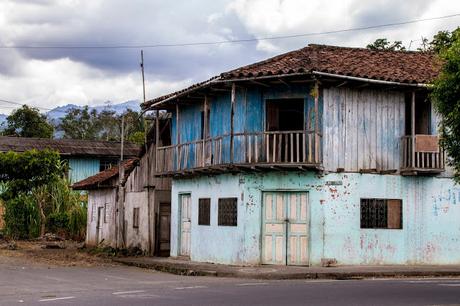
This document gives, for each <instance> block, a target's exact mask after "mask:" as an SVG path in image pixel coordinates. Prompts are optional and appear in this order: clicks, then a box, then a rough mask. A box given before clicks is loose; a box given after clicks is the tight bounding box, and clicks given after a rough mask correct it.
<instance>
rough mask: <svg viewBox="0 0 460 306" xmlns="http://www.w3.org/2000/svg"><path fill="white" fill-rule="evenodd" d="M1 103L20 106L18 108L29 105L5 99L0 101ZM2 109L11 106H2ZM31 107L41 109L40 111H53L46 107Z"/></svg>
mask: <svg viewBox="0 0 460 306" xmlns="http://www.w3.org/2000/svg"><path fill="white" fill-rule="evenodd" d="M0 102H3V103H8V104H14V105H18V106H23V105H26V104H27V103H20V102H15V101H10V100H4V99H0ZM1 107H9V106H1ZM31 107H35V108H39V109H42V110H46V111H50V110H51V108H46V107H41V106H33V105H31Z"/></svg>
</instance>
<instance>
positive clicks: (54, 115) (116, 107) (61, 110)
mask: <svg viewBox="0 0 460 306" xmlns="http://www.w3.org/2000/svg"><path fill="white" fill-rule="evenodd" d="M83 107H84V106H79V105H75V104H67V105H64V106H58V107H55V108H53V109H52V110H50V111H48V112H47V113H45V115H46V117H47V118H48V121H49V122H51V123H52V124H53V125H55V126H57V125H59V123H61V120H62V118H64V116H65V115H66V114H67V112H68V111H69V110H71V109H73V108H79V109H83ZM93 109H95V110H96V111H97V112H98V113H100V112H102V111H103V110H109V111H114V112H115V113H116V114H117V115H121V114H123V113H124V112H126V111H127V110H128V109H131V110H133V111H136V112H140V110H141V107H140V102H139V100H129V101H126V102H123V103H119V104H111V103H107V104H106V105H96V106H90V107H89V110H90V111H91V110H93ZM6 117H7V115H4V114H0V130H1V129H2V128H4V127H5V126H4V125H3V126H2V124H4V123H5V122H6ZM56 133H57V135H56V137H60V136H59V132H58V131H57V132H56Z"/></svg>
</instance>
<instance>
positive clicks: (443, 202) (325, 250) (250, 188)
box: [171, 172, 460, 265]
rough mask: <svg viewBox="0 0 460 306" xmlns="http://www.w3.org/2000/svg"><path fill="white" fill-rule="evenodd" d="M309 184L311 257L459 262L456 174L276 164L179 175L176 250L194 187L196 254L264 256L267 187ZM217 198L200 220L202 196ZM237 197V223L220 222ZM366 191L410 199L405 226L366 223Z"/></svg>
mask: <svg viewBox="0 0 460 306" xmlns="http://www.w3.org/2000/svg"><path fill="white" fill-rule="evenodd" d="M276 190H285V191H286V190H296V191H299V190H302V191H308V192H309V203H310V208H309V209H310V216H311V220H310V228H309V229H310V242H309V244H310V246H309V249H310V251H309V258H310V264H312V265H318V264H320V261H321V258H324V257H326V258H331V257H332V258H336V259H337V260H338V262H339V264H368V265H372V264H460V223H459V222H458V219H459V216H460V187H457V186H455V185H454V183H453V181H452V180H451V179H449V178H436V177H402V176H399V175H374V174H357V173H342V174H327V175H324V176H319V175H317V174H314V173H310V172H298V173H297V172H285V173H283V172H272V173H266V174H240V175H231V174H227V175H218V176H212V177H200V178H194V179H175V180H174V181H173V188H172V217H171V218H172V220H171V228H172V232H171V236H172V237H171V247H172V250H171V255H172V256H177V255H178V243H179V239H178V236H179V226H178V222H179V216H178V199H179V194H180V193H191V195H192V231H191V259H192V260H195V261H206V262H216V263H226V264H258V263H260V247H261V241H260V237H261V221H262V220H261V216H262V210H261V208H262V206H261V199H262V191H276ZM200 197H210V198H211V226H198V222H197V221H198V220H197V219H198V198H200ZM219 197H238V226H237V227H219V226H217V199H218V198H219ZM360 198H390V199H402V201H403V229H361V228H360Z"/></svg>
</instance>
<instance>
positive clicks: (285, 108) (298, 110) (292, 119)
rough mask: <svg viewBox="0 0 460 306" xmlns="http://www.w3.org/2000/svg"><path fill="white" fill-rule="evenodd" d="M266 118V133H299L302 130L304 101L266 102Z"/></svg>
mask: <svg viewBox="0 0 460 306" xmlns="http://www.w3.org/2000/svg"><path fill="white" fill-rule="evenodd" d="M266 118H267V120H266V122H267V123H266V130H267V131H301V130H303V129H304V118H305V115H304V100H303V99H270V100H267V116H266Z"/></svg>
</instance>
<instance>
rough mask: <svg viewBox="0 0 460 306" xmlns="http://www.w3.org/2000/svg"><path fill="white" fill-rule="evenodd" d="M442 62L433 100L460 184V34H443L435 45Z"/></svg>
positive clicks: (445, 145) (433, 42) (436, 39)
mask: <svg viewBox="0 0 460 306" xmlns="http://www.w3.org/2000/svg"><path fill="white" fill-rule="evenodd" d="M431 45H432V46H433V47H432V48H433V50H434V51H436V52H438V54H439V57H440V59H441V60H442V69H441V73H440V74H439V76H438V78H437V79H436V80H435V82H434V84H433V91H432V94H431V98H432V100H433V102H434V105H435V107H436V110H437V112H438V113H439V114H440V115H441V122H440V134H441V145H442V146H443V147H444V149H445V150H446V153H447V155H448V156H449V160H448V163H449V164H450V165H451V166H452V167H453V169H454V172H455V180H456V181H457V182H460V137H459V135H460V30H459V28H457V30H455V31H453V32H452V33H448V32H439V33H438V34H436V35H435V37H434V39H433V41H432V42H431Z"/></svg>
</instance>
